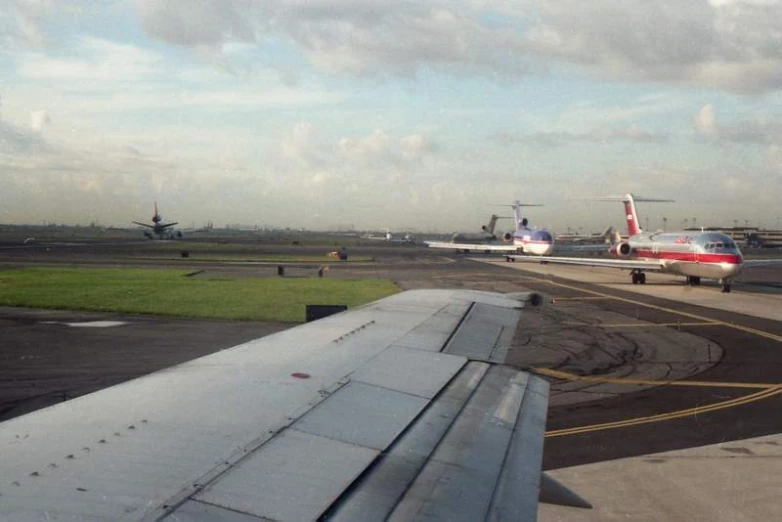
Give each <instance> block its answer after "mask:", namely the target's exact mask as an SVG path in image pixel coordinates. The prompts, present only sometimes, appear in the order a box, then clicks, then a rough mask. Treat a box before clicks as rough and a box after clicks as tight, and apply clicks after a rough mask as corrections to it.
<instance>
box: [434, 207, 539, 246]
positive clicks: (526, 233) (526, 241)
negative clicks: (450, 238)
mask: <svg viewBox="0 0 782 522" xmlns="http://www.w3.org/2000/svg"><path fill="white" fill-rule="evenodd" d="M510 206H511V207H512V208H513V213H514V217H515V222H516V230H515V231H514V232H513V233H512V234H511V233H506V234H504V235H503V236H502V240H503V241H505V242H506V243H510V244H508V245H487V244H476V243H448V242H443V241H426V242H425V243H426V244H427V246H429V247H430V248H447V249H456V250H463V251H464V252H486V253H491V252H516V253H521V254H526V255H534V256H547V255H549V254H551V253H552V252H553V251H554V236H552V235H551V233H549V232H548V231H547V230H545V229H542V228H529V227H528V226H527V225H528V223H529V221H528V220H527V218H523V217H521V207H542V206H543V205H536V204H530V203H521V202H520V201H518V200H516V201H515V202H513V203H512V204H511V205H510Z"/></svg>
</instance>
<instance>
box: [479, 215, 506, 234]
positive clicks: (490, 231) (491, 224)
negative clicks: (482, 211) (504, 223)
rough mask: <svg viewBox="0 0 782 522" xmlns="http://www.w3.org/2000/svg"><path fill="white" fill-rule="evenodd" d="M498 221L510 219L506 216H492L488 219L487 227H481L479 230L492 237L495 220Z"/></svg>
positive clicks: (495, 224)
mask: <svg viewBox="0 0 782 522" xmlns="http://www.w3.org/2000/svg"><path fill="white" fill-rule="evenodd" d="M499 219H510V217H508V216H498V215H497V214H492V215H491V218H490V219H489V224H488V225H483V226H482V227H481V230H483V231H484V232H486V233H488V234H491V235H494V229H495V228H496V227H497V220H499Z"/></svg>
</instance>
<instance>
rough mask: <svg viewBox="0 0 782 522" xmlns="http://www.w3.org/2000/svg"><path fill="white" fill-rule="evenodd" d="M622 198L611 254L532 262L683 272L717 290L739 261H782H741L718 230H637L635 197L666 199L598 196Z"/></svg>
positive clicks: (641, 276) (727, 283)
mask: <svg viewBox="0 0 782 522" xmlns="http://www.w3.org/2000/svg"><path fill="white" fill-rule="evenodd" d="M601 199H602V200H604V201H617V200H619V201H622V202H623V203H624V208H625V216H626V219H627V233H628V238H627V240H624V241H620V242H619V243H616V244H614V245H612V246H611V248H610V249H609V252H610V254H611V256H612V257H613V258H614V259H594V258H577V257H541V258H537V259H535V260H534V261H535V262H539V263H553V264H565V265H580V266H597V267H611V268H621V269H626V270H630V273H631V276H632V281H633V284H644V283H646V273H645V272H661V273H669V274H679V275H683V276H686V278H687V284H690V285H699V284H700V282H701V278H706V279H718V280H719V281H720V283H721V284H722V291H723V292H730V288H731V282H732V281H733V279H734V278H735V277H736V276H737V275H738V273H739V272H740V271H741V269H742V267H744V266H752V265H758V266H759V265H769V264H776V263H777V262H779V263H782V260H757V261H755V260H751V261H745V260H744V259H743V257H742V255H741V251H740V250H739V248H738V246H737V245H736V243H735V242H734V241H733V240H732V239H731V238H730V237H729V236H727V235H725V234H722V233H719V232H694V231H691V230H688V231H682V232H667V233H666V232H652V233H645V232H644V231H643V230H641V227H640V225H639V221H638V214H637V213H636V210H635V202H636V201H656V202H669V201H670V200H660V199H646V198H640V197H639V198H634V197H633V195H632V194H625V195H624V196H623V197H621V198H601ZM506 259H507V260H508V261H522V262H529V261H530V259H527V258H524V257H523V256H506Z"/></svg>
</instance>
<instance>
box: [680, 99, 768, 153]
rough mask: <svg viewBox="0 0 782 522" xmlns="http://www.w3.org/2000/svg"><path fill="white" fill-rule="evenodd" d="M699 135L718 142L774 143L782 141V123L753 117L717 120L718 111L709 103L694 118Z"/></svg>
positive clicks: (744, 143)
mask: <svg viewBox="0 0 782 522" xmlns="http://www.w3.org/2000/svg"><path fill="white" fill-rule="evenodd" d="M694 126H695V130H696V132H697V133H698V137H699V138H701V139H706V140H709V141H713V142H716V143H730V144H743V145H753V144H755V145H772V144H775V143H782V123H781V122H779V121H777V120H773V119H771V120H769V119H751V120H743V121H737V122H731V123H727V124H719V123H718V122H717V111H716V109H715V108H714V106H713V105H711V104H707V105H704V106H703V108H701V110H700V111H698V114H696V115H695V118H694Z"/></svg>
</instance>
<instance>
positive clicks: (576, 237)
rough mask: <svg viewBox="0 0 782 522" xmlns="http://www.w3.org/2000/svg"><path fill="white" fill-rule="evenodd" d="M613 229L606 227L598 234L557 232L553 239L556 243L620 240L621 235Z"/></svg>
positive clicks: (615, 241) (610, 241)
mask: <svg viewBox="0 0 782 522" xmlns="http://www.w3.org/2000/svg"><path fill="white" fill-rule="evenodd" d="M618 234H619V233H618V232H617V231H616V230H615V229H614V227H608V228H606V229H605V230H604V231H603V232H601V233H599V234H591V235H588V236H587V235H584V234H557V235H556V236H554V240H555V241H556V242H557V244H583V243H618V242H619V241H621V239H622V238H621V235H618Z"/></svg>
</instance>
